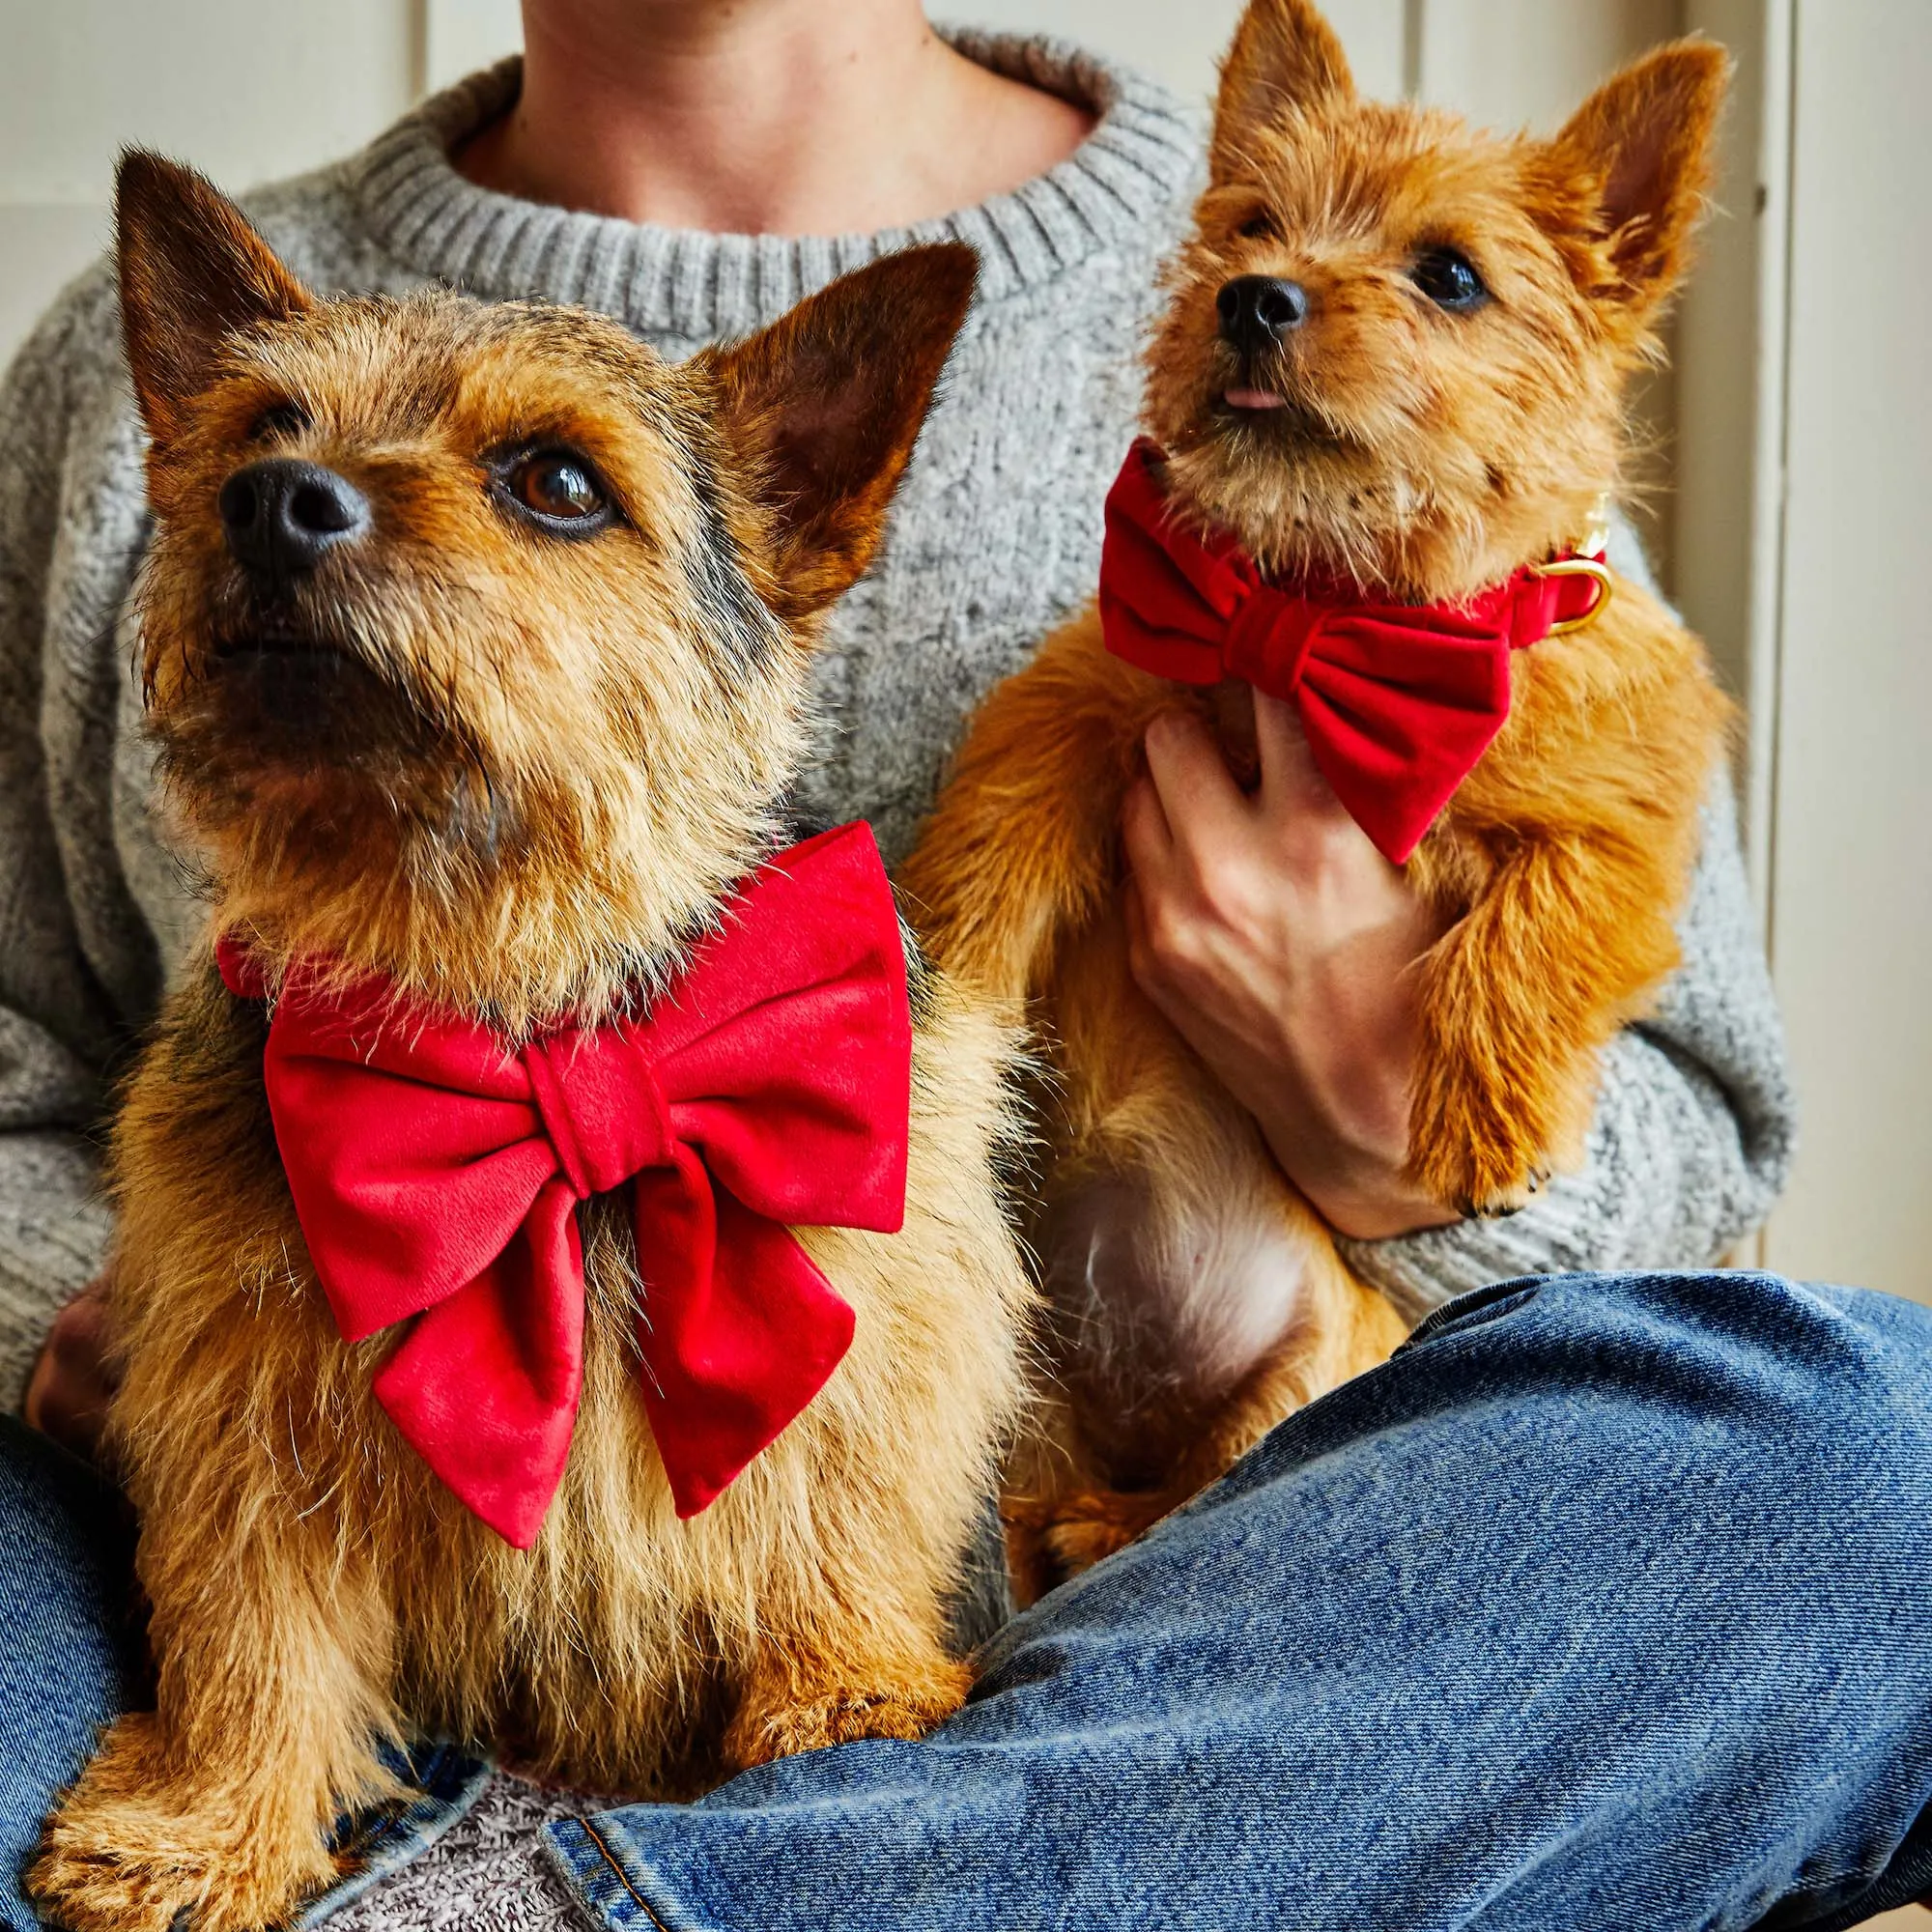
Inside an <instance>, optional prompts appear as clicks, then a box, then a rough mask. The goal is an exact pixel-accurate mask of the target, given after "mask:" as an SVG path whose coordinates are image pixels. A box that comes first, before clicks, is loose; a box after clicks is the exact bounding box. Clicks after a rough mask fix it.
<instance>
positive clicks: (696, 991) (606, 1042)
mask: <svg viewBox="0 0 1932 1932" xmlns="http://www.w3.org/2000/svg"><path fill="white" fill-rule="evenodd" d="M218 957H219V960H220V965H221V974H222V978H223V979H224V980H226V981H227V983H228V985H229V986H230V988H231V989H232V990H234V991H235V992H237V993H240V994H242V995H243V996H244V997H248V998H260V997H262V995H263V992H264V986H263V981H262V977H261V974H260V972H259V970H258V969H257V968H256V967H255V966H254V965H253V963H252V962H251V961H250V960H249V959H248V957H247V955H246V954H245V952H242V950H241V948H240V947H239V946H238V945H237V944H236V943H235V942H234V941H233V940H232V939H224V940H223V941H222V942H221V944H220V946H219V948H218ZM911 1068H912V1023H911V1017H910V1013H909V1011H908V1008H907V1003H906V976H905V955H904V952H903V951H902V949H901V942H900V937H899V926H898V917H897V912H896V909H895V905H894V901H893V894H892V888H891V886H890V885H889V884H888V883H887V880H886V873H885V867H884V866H883V864H882V863H881V861H880V858H879V852H878V847H877V845H876V844H875V843H874V842H873V839H872V835H871V832H870V830H869V829H868V828H867V827H866V826H864V825H848V826H844V827H842V828H840V829H839V830H838V831H835V832H828V833H825V834H823V835H822V836H821V837H819V838H813V839H810V840H808V841H807V842H806V843H805V844H803V845H798V846H794V847H793V848H792V849H791V850H790V851H788V852H784V853H781V855H780V856H779V857H778V858H777V859H775V860H773V861H772V863H771V864H770V865H769V866H767V867H764V868H763V869H762V870H761V871H759V872H758V873H757V874H756V875H755V876H754V877H753V879H752V880H751V881H750V882H749V883H748V884H747V885H746V886H745V887H744V888H743V890H742V891H741V892H740V893H739V894H738V895H737V896H736V897H735V898H734V899H733V900H732V901H731V902H730V903H729V904H727V905H726V907H725V910H724V915H723V921H722V926H721V929H720V930H719V931H718V932H717V933H715V934H714V935H713V936H712V937H710V938H708V939H707V940H705V941H704V942H703V943H702V944H700V945H699V947H698V948H697V949H696V954H695V956H694V957H693V959H692V962H691V965H690V967H689V969H688V970H687V971H686V972H685V973H684V974H683V975H682V976H681V977H680V978H679V980H677V982H676V983H675V984H674V985H673V986H672V987H671V988H670V990H669V991H668V992H667V993H666V994H665V995H664V996H663V997H662V998H660V999H659V1000H658V1001H657V1002H656V1003H655V1004H654V1005H653V1007H652V1009H651V1010H650V1012H649V1014H648V1016H646V1017H643V1018H624V1019H618V1020H613V1021H611V1022H609V1023H608V1024H606V1025H603V1026H600V1027H597V1028H595V1029H592V1030H582V1029H577V1028H568V1029H565V1030H563V1031H560V1032H557V1033H553V1034H550V1035H547V1036H545V1037H542V1038H539V1039H537V1040H534V1041H532V1042H531V1043H530V1044H529V1045H527V1046H525V1047H523V1048H521V1049H512V1048H510V1047H508V1046H506V1045H505V1044H504V1042H503V1040H502V1039H501V1038H500V1037H498V1036H497V1035H496V1034H493V1033H492V1032H490V1031H489V1030H488V1029H487V1028H485V1027H483V1026H480V1025H478V1024H476V1023H475V1022H473V1021H470V1020H468V1019H465V1018H463V1017H461V1016H459V1015H455V1014H451V1013H448V1012H443V1011H439V1010H434V1009H427V1008H423V1007H421V1006H416V1005H412V1004H408V1003H405V1002H403V1001H402V1000H400V999H399V997H398V996H397V995H396V993H395V991H394V989H393V988H392V987H391V986H389V985H388V983H387V982H386V981H384V980H381V979H378V978H373V977H372V978H367V979H360V980H350V981H349V982H348V983H347V984H344V983H342V982H341V981H340V980H339V979H336V978H330V977H329V976H327V974H325V973H323V972H321V971H318V970H315V969H313V968H309V967H305V966H303V965H301V964H300V963H298V965H297V966H296V967H295V968H294V969H293V970H292V971H291V973H290V974H289V975H288V977H287V978H286V979H285V980H284V982H283V984H282V986H281V988H280V990H279V992H278V993H277V995H276V996H275V999H274V1004H273V1007H272V1009H271V1010H270V1023H269V1041H268V1050H267V1055H266V1059H265V1063H264V1078H265V1082H266V1085H267V1088H268V1095H269V1108H270V1114H271V1115H272V1116H273V1119H274V1125H275V1139H276V1142H277V1144H278V1146H279V1147H280V1150H281V1155H282V1163H283V1166H284V1168H285V1169H286V1171H287V1174H288V1179H289V1189H290V1192H291V1194H292V1195H293V1196H294V1198H295V1205H296V1212H297V1214H298V1216H299V1218H300V1221H301V1228H302V1234H303V1236H305V1237H306V1239H307V1242H308V1248H309V1254H310V1256H311V1258H312V1260H313V1261H314V1264H315V1270H316V1274H317V1276H318V1277H319V1278H320V1280H321V1282H322V1287H323V1291H324V1293H326V1294H327V1297H328V1303H329V1307H330V1308H331V1309H332V1310H333V1312H334V1315H335V1321H336V1325H337V1326H338V1327H339V1328H340V1330H341V1331H342V1335H343V1338H344V1340H346V1341H350V1342H355V1341H359V1340H361V1339H362V1338H363V1337H364V1336H366V1335H372V1334H374V1333H375V1332H376V1331H377V1330H379V1329H383V1328H387V1327H389V1326H391V1325H392V1324H393V1323H395V1322H399V1321H405V1320H407V1319H409V1318H410V1317H414V1318H415V1321H414V1323H413V1326H412V1328H411V1330H410V1332H409V1333H408V1334H406V1335H405V1336H404V1337H403V1339H402V1341H401V1342H400V1343H399V1345H398V1346H397V1348H396V1349H395V1350H394V1352H393V1353H392V1354H391V1355H390V1356H389V1358H388V1360H387V1361H386V1362H385V1363H384V1365H383V1367H382V1368H381V1370H380V1371H379V1372H378V1374H377V1377H376V1394H377V1397H378V1399H379V1400H380V1401H381V1402H382V1405H383V1406H384V1408H385V1409H386V1410H387V1411H388V1413H389V1415H390V1417H391V1418H392V1419H393V1420H394V1422H395V1424H396V1427H397V1428H398V1429H399V1430H401V1432H402V1433H403V1435H404V1436H406V1437H407V1438H408V1440H409V1441H410V1442H412V1444H413V1445H414V1446H415V1448H416V1449H417V1451H418V1452H419V1453H420V1454H421V1455H422V1457H423V1459H424V1460H425V1461H426V1462H427V1463H429V1465H430V1466H431V1468H433V1469H434V1470H435V1471H436V1473H437V1474H438V1476H440V1478H441V1479H442V1481H443V1482H444V1483H446V1484H447V1485H448V1487H449V1488H450V1489H451V1490H452V1491H453V1492H455V1493H456V1495H457V1496H459V1497H460V1498H461V1499H462V1501H463V1502H464V1503H466V1504H467V1505H468V1506H469V1508H470V1509H471V1510H473V1511H474V1512H475V1513H476V1515H477V1516H479V1517H481V1518H482V1519H483V1520H484V1521H485V1522H487V1523H489V1524H490V1526H491V1527H492V1528H493V1529H496V1530H497V1531H498V1532H499V1533H500V1534H501V1535H502V1536H503V1537H504V1538H506V1539H507V1540H508V1541H509V1542H511V1543H513V1544H515V1545H516V1546H517V1547H518V1548H528V1547H529V1546H530V1544H531V1543H533V1542H534V1541H535V1540H536V1534H537V1530H538V1528H539V1526H540V1525H541V1524H542V1521H543V1518H544V1513H545V1511H546V1510H547V1509H548V1507H549V1505H550V1500H551V1497H552V1496H553V1495H554V1493H555V1491H556V1487H557V1484H558V1483H559V1482H560V1481H561V1480H562V1476H563V1468H564V1463H565V1460H566V1458H567V1457H568V1455H569V1452H570V1436H571V1430H572V1426H573V1424H574V1422H575V1419H576V1415H577V1402H578V1393H579V1390H580V1388H581V1386H582V1371H583V1257H582V1248H581V1246H580V1243H579V1237H578V1229H577V1216H576V1213H575V1208H576V1204H577V1203H578V1202H580V1201H583V1200H587V1199H588V1198H589V1197H590V1196H591V1195H593V1194H598V1193H602V1192H604V1191H606V1190H608V1189H611V1188H614V1187H618V1186H621V1185H623V1184H624V1183H625V1182H627V1181H628V1182H630V1183H631V1186H632V1190H633V1200H634V1211H635V1218H636V1229H637V1245H638V1260H639V1271H640V1273H641V1274H642V1277H643V1280H644V1283H645V1293H644V1299H643V1306H642V1309H641V1311H640V1315H639V1326H638V1345H639V1351H640V1354H641V1365H640V1374H641V1379H642V1390H643V1400H644V1406H645V1409H646V1411H647V1413H648V1415H649V1417H650V1424H651V1431H652V1434H653V1435H655V1437H656V1439H657V1445H658V1450H659V1453H660V1454H661V1455H662V1457H663V1458H664V1464H665V1470H666V1473H667V1474H668V1477H669V1479H670V1487H671V1493H672V1495H673V1497H674V1499H675V1501H676V1505H677V1511H678V1514H679V1515H680V1516H693V1515H696V1513H697V1512H698V1511H699V1510H701V1509H703V1508H704V1507H705V1505H706V1504H708V1503H709V1502H710V1501H711V1500H712V1498H713V1497H714V1496H716V1495H717V1494H718V1493H719V1492H720V1491H721V1490H723V1489H724V1488H725V1485H726V1484H728V1483H729V1482H730V1481H731V1480H732V1479H733V1477H735V1476H736V1475H737V1474H738V1472H739V1471H740V1470H741V1469H742V1468H744V1466H745V1464H746V1463H749V1462H750V1461H751V1460H752V1458H753V1457H754V1456H755V1455H757V1454H758V1452H759V1451H760V1450H761V1449H763V1448H764V1447H765V1446H766V1445H767V1444H768V1443H770V1442H771V1441H772V1440H773V1439H774V1438H775V1437H777V1436H778V1435H780V1434H781V1431H783V1430H784V1428H785V1427H786V1426H787V1425H788V1424H789V1423H790V1422H791V1421H792V1419H793V1418H794V1417H795V1416H796V1415H797V1414H798V1413H799V1411H800V1410H801V1409H803V1408H804V1407H805V1406H806V1405H807V1404H808V1403H809V1402H810V1400H811V1399H812V1397H813V1396H814V1395H816V1394H817V1393H818V1391H819V1389H820V1388H821V1387H822V1386H823V1385H824V1383H825V1381H826V1379H827V1378H828V1377H829V1376H830V1375H831V1374H832V1371H833V1370H834V1369H835V1368H836V1367H837V1366H838V1361H839V1359H840V1358H841V1357H842V1356H843V1354H844V1353H845V1350H846V1349H847V1348H848V1347H849V1346H850V1343H851V1339H852V1326H853V1315H852V1310H851V1309H850V1308H849V1307H848V1306H847V1305H846V1303H845V1302H844V1301H842V1300H841V1299H840V1298H839V1297H838V1294H837V1293H834V1291H833V1289H832V1286H831V1284H830V1283H829V1282H827V1280H826V1279H825V1277H824V1275H822V1274H821V1273H820V1272H819V1270H818V1269H817V1267H816V1266H814V1265H813V1264H812V1263H811V1261H810V1259H809V1258H808V1256H807V1255H806V1253H805V1251H804V1250H803V1249H802V1248H801V1247H800V1246H799V1244H798V1242H797V1241H796V1240H795V1239H794V1238H793V1237H792V1236H791V1235H790V1234H789V1233H788V1232H787V1228H788V1227H789V1226H826V1227H847V1228H870V1229H875V1230H877V1231H879V1232H881V1233H886V1234H890V1233H893V1232H895V1231H896V1230H897V1228H898V1227H899V1226H900V1224H901V1222H902V1220H903V1218H904V1213H905V1184H906V1132H907V1121H908V1114H909V1110H910V1105H911V1078H912V1073H911Z"/></svg>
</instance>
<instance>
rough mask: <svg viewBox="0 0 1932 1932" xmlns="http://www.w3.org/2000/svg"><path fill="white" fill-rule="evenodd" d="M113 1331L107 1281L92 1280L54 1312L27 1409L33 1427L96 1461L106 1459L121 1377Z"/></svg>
mask: <svg viewBox="0 0 1932 1932" xmlns="http://www.w3.org/2000/svg"><path fill="white" fill-rule="evenodd" d="M109 1335H110V1331H109V1328H108V1322H107V1285H106V1282H105V1281H104V1280H101V1281H96V1282H92V1283H90V1284H89V1285H88V1286H87V1287H86V1288H84V1289H82V1290H81V1292H80V1293H78V1294H76V1295H75V1296H74V1297H73V1299H72V1300H71V1301H70V1302H69V1303H68V1304H67V1305H66V1307H64V1308H63V1309H62V1310H61V1311H60V1313H59V1314H58V1315H56V1316H55V1317H54V1325H53V1327H52V1328H51V1329H49V1330H48V1332H47V1339H46V1342H45V1344H44V1346H43V1348H42V1350H41V1357H40V1360H39V1361H37V1362H36V1363H35V1364H34V1373H33V1378H32V1379H31V1380H30V1381H29V1382H28V1384H27V1400H26V1403H25V1405H24V1407H23V1410H22V1412H23V1414H24V1415H25V1417H26V1420H27V1423H28V1426H29V1427H30V1428H34V1429H38V1430H40V1431H42V1432H43V1434H44V1435H50V1436H52V1437H53V1439H54V1440H55V1441H56V1442H58V1443H60V1444H61V1445H62V1446H63V1447H64V1448H68V1449H71V1450H72V1451H73V1453H74V1454H75V1455H76V1456H81V1457H84V1458H85V1459H86V1460H87V1461H88V1462H90V1463H94V1462H98V1461H99V1458H100V1438H101V1432H102V1430H103V1429H104V1428H105V1426H106V1422H107V1405H108V1403H109V1401H110V1400H111V1399H112V1397H113V1394H114V1390H115V1387H116V1386H117V1384H118V1382H119V1379H120V1378H119V1376H118V1375H117V1374H116V1372H115V1369H114V1367H113V1363H112V1359H111V1357H112V1350H111V1348H110V1346H109Z"/></svg>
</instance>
